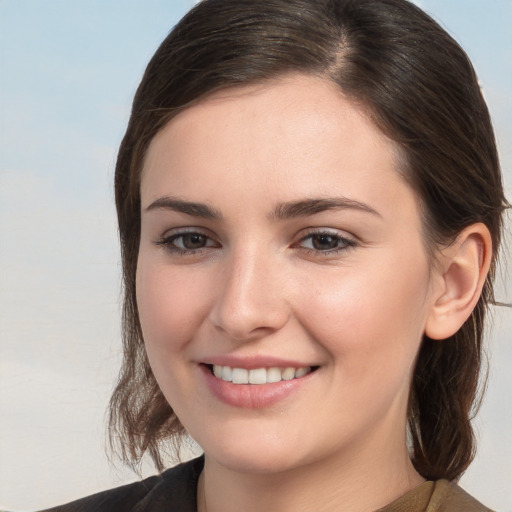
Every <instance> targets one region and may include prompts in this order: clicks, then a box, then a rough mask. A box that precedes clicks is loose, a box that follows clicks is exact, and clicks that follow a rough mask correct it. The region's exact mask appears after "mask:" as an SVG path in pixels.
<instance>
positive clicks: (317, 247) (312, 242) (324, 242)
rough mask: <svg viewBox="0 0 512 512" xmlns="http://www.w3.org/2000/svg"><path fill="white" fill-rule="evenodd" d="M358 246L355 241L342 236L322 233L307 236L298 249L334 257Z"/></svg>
mask: <svg viewBox="0 0 512 512" xmlns="http://www.w3.org/2000/svg"><path fill="white" fill-rule="evenodd" d="M356 245H357V243H356V241H355V240H352V239H351V238H346V237H344V236H341V234H338V233H331V232H328V231H326V232H323V231H320V232H317V233H310V234H309V235H307V236H305V237H304V238H302V239H301V240H300V242H299V243H298V244H297V245H296V247H300V248H302V249H305V250H307V251H310V252H314V253H317V254H325V255H333V254H335V253H339V252H342V251H346V250H347V249H351V248H353V247H355V246H356Z"/></svg>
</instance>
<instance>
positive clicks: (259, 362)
mask: <svg viewBox="0 0 512 512" xmlns="http://www.w3.org/2000/svg"><path fill="white" fill-rule="evenodd" d="M200 363H202V364H206V365H215V366H230V367H231V368H245V369H247V370H254V369H256V368H307V367H310V366H318V365H314V364H311V363H304V362H300V361H297V360H293V359H283V358H280V357H274V356H261V355H255V356H250V357H247V356H245V357H241V356H236V355H219V356H212V357H207V358H205V359H202V360H201V361H200Z"/></svg>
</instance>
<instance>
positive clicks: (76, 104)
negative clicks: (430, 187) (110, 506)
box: [0, 0, 512, 512]
mask: <svg viewBox="0 0 512 512" xmlns="http://www.w3.org/2000/svg"><path fill="white" fill-rule="evenodd" d="M193 3H194V2H193V1H192V0H165V1H163V0H122V1H121V0H101V1H100V0H0V418H1V421H0V508H2V507H3V508H5V509H8V510H12V511H22V510H30V509H38V508H39V509H40V508H45V507H49V506H51V505H56V504H58V503H62V502H65V501H69V500H71V499H75V498H78V497H81V496H84V495H87V494H90V493H92V492H95V491H98V490H101V489H105V488H109V487H113V486H115V485H119V484H121V483H123V482H126V481H133V480H135V479H136V476H135V475H133V474H132V473H131V472H130V471H128V470H126V469H122V468H116V467H114V466H112V465H109V462H108V460H107V458H106V456H105V454H104V445H105V435H104V432H105V429H104V411H105V407H106V405H107V402H108V398H109V394H110V391H111V389H112V385H113V382H114V380H115V376H116V373H117V370H118V366H119V362H120V352H121V346H120V336H119V309H120V308H119V302H120V291H119V290H120V264H119V251H118V247H117V233H116V223H115V212H114V206H113V186H112V179H113V173H114V164H115V157H116V151H117V146H118V144H119V142H120V140H121V137H122V135H123V133H124V129H125V127H126V122H127V120H128V115H129V109H130V102H131V99H132V97H133V94H134V92H135V89H136V87H137V84H138V82H139V80H140V78H141V75H142V72H143V70H144V68H145V65H146V64H147V61H148V60H149V58H150V57H151V55H152V54H153V53H154V51H155V50H156V48H157V46H158V44H159V43H160V42H161V41H162V39H163V38H164V37H165V36H166V34H167V33H168V32H169V30H170V29H171V28H172V26H173V25H174V24H175V23H176V22H177V21H178V19H179V18H180V17H181V16H182V15H183V14H184V13H185V12H186V11H187V10H188V9H189V8H190V7H191V6H192V5H193ZM417 3H419V4H420V5H421V6H422V7H423V8H424V9H425V10H426V11H427V12H429V13H430V14H432V15H433V16H434V17H435V18H436V19H437V20H438V21H440V22H441V23H442V25H443V26H444V27H445V28H447V29H448V31H449V32H450V33H451V34H452V35H454V37H455V38H456V39H457V40H458V41H459V42H460V43H461V44H462V46H463V47H464V48H465V49H466V51H467V52H468V54H469V55H470V57H471V59H472V60H473V63H474V65H475V67H476V69H477V72H478V74H479V77H480V81H481V84H482V87H483V89H484V93H485V96H486V98H487V100H488V103H489V106H490V110H491V114H492V116H493V120H494V123H495V127H496V133H497V138H498V143H499V147H500V152H501V158H502V166H503V170H504V175H505V181H506V187H507V195H508V198H509V200H510V199H511V198H512V144H511V140H512V35H511V33H510V27H511V26H512V0H488V1H486V2H483V1H482V0H423V1H421V2H417ZM508 226H509V227H508V230H509V233H510V223H509V225H508ZM511 247H512V245H511ZM509 249H510V248H509ZM507 252H508V253H510V250H508V251H507ZM511 266H512V260H511V258H510V256H509V268H508V277H507V269H504V271H502V273H501V278H500V286H499V293H498V299H499V300H502V301H509V302H511V301H512V286H508V290H507V289H505V288H506V287H505V286H504V283H506V281H507V279H510V275H511V273H512V268H510V267H511ZM502 270H503V269H502ZM511 333H512V310H510V309H505V308H496V310H495V316H494V327H493V329H492V332H491V333H490V335H489V338H488V352H489V358H490V364H491V372H490V380H489V389H488V393H487V396H486V400H485V401H484V406H483V408H482V410H481V413H480V415H479V417H478V420H477V427H478V431H479V437H480V439H481V442H480V451H479V455H478V457H477V459H476V461H475V463H474V464H473V466H472V467H471V468H470V470H469V471H468V472H467V474H466V475H465V476H464V477H463V479H462V482H461V484H462V486H463V487H465V488H466V489H467V490H468V491H469V492H470V493H472V494H473V495H475V496H476V497H477V498H479V499H480V500H482V501H483V502H484V503H485V504H486V505H487V506H489V507H492V508H494V509H496V510H498V511H500V512H512V492H511V489H512V371H511V368H512V343H511V338H512V334H511ZM145 474H148V473H147V472H146V473H145Z"/></svg>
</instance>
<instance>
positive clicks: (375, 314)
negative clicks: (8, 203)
mask: <svg viewBox="0 0 512 512" xmlns="http://www.w3.org/2000/svg"><path fill="white" fill-rule="evenodd" d="M141 197H142V226H141V242H140V251H139V259H138V268H137V301H138V307H139V313H140V321H141V325H142V330H143V334H144V340H145V343H146V349H147V354H148V357H149V361H150V364H151V367H152V369H153V372H154V375H155V377H156V379H157V381H158V383H159V385H160V387H161V389H162V392H163V393H164V395H165V397H166V399H167V400H168V401H169V403H170V404H171V406H172V408H173V410H174V411H175V412H176V414H177V415H178V417H179V419H180V420H181V422H182V423H183V425H184V426H185V428H186V429H187V431H188V432H189V433H190V434H191V435H192V437H194V438H195V439H196V441H197V442H198V443H199V444H200V445H201V446H202V448H203V449H204V450H205V452H206V454H207V456H208V457H210V458H212V459H213V460H215V461H217V462H218V463H219V464H222V465H224V466H225V467H230V468H233V469H237V470H243V471H254V472H269V471H283V470H286V469H289V468H296V467H299V466H303V465H305V464H310V463H314V462H318V461H321V460H326V459H328V458H329V459H333V460H334V459H335V460H338V461H347V460H354V458H358V457H359V458H361V457H363V458H364V457H367V458H368V457H371V458H372V459H375V457H378V456H379V454H380V455H381V456H382V457H386V456H387V455H386V454H387V452H388V451H390V450H397V449H402V450H405V421H406V409H407V400H408V391H409V386H410V379H411V374H412V371H413V366H414V361H415V357H416V354H417V351H418V349H419V344H420V342H421V339H422V335H423V332H424V327H425V323H426V320H427V317H428V314H429V311H430V308H431V302H432V300H431V295H432V294H431V291H430V286H429V284H430V281H429V272H430V269H429V262H428V258H427V254H426V251H425V246H424V242H423V239H422V227H421V221H420V212H419V207H418V202H417V200H416V197H415V194H414V193H413V191H412V190H411V189H410V188H409V186H408V185H407V184H406V183H405V182H404V181H403V179H402V178H401V177H400V175H399V173H398V172H397V156H396V148H395V146H394V144H393V143H392V142H391V141H390V140H388V139H387V138H386V137H385V136H384V135H383V134H382V133H381V132H380V131H379V130H378V129H377V128H376V127H375V126H374V125H373V124H372V122H371V121H370V120H369V119H368V118H367V117H366V116H365V115H364V113H363V112H362V111H361V110H360V109H359V108H358V107H357V106H356V105H354V104H353V103H352V102H350V101H348V100H347V99H345V98H344V97H343V96H342V95H341V94H340V92H339V91H338V90H337V89H336V87H335V86H334V85H333V84H331V83H330V82H328V81H326V80H323V79H320V78H316V77H308V76H302V75H291V76H287V77H284V78H282V79H280V80H278V81H275V82H272V83H267V84H264V85H258V86H250V87H249V86H246V87H241V88H235V89H230V90H226V91H223V92H220V93H216V94H215V95H213V96H210V97H208V98H207V99H205V100H203V101H202V102H201V103H199V104H197V105H195V106H192V107H190V108H188V109H186V110H184V111H183V112H181V113H180V114H178V115H177V117H175V118H174V119H173V120H172V121H170V123H169V124H168V125H167V126H166V127H165V128H164V129H163V130H162V131H161V132H160V133H159V134H158V135H157V136H156V137H155V138H154V140H153V141H152V143H151V145H150V147H149V150H148V153H147V156H146V160H145V164H144V169H143V174H142V185H141Z"/></svg>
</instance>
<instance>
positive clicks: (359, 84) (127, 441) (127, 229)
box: [109, 0, 507, 479]
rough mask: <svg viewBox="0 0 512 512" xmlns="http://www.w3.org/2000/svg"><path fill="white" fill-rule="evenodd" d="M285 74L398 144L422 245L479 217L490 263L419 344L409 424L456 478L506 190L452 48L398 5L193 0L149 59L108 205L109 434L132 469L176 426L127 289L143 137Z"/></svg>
mask: <svg viewBox="0 0 512 512" xmlns="http://www.w3.org/2000/svg"><path fill="white" fill-rule="evenodd" d="M290 71H295V72H302V73H309V74H315V75H318V76H323V77H325V78H326V79H329V80H332V81H334V82H335V83H337V84H338V85H339V87H340V88H341V90H342V91H343V92H344V94H345V95H346V96H348V97H349V98H351V99H353V100H354V101H357V102H359V103H361V104H363V105H364V106H365V107H366V109H367V110H368V111H369V113H370V115H371V116H372V118H373V120H374V121H375V123H376V124H377V126H379V128H380V129H381V130H382V131H384V132H385V133H386V134H387V135H388V136H389V137H390V138H391V139H393V140H394V141H396V143H397V145H398V147H399V148H400V149H401V153H402V160H403V169H402V170H401V172H402V174H403V175H404V178H405V179H406V180H407V181H408V182H409V183H410V185H411V186H412V187H413V189H414V190H415V191H416V193H417V194H418V197H419V198H420V201H421V203H422V207H423V208H422V210H423V215H424V226H425V236H426V240H427V242H428V244H427V245H428V246H429V247H430V248H431V250H432V252H433V253H434V252H435V250H434V249H433V248H435V247H438V246H439V245H442V244H447V243H449V242H450V241H452V240H453V239H454V238H455V237H456V236H457V234H458V233H460V232H461V231H462V230H463V229H464V228H465V227H467V226H469V225H471V224H473V223H476V222H483V223H484V224H485V225H486V226H487V227H488V229H489V230H490V232H491V236H492V242H493V248H494V256H493V258H494V259H493V263H492V267H491V271H490V273H489V276H488V278H487V281H486V283H485V286H484V290H483V293H482V296H481V297H480V300H479V301H478V304H477V306H476V308H475V310H474V311H473V314H472V315H471V317H470V318H469V319H468V321H467V322H466V323H465V324H464V325H463V327H462V328H461V329H460V330H459V332H457V333H456V334H455V335H454V336H452V337H451V338H450V339H449V340H447V341H445V342H434V341H432V340H429V339H427V338H426V339H424V341H423V343H422V346H421V349H420V352H419V355H418V359H417V364H416V369H415V372H414V376H413V382H412V389H411V396H410V404H409V412H408V414H409V415H408V421H409V432H410V439H411V443H412V448H411V459H412V461H413V463H414V465H415V467H416V469H417V471H418V472H419V473H421V474H422V475H423V476H424V477H426V478H429V479H438V478H448V479H454V478H458V477H459V476H460V475H461V474H462V472H463V471H464V470H465V469H466V468H467V466H468V465H469V464H470V462H471V460H472V458H473V456H474V444H475V442H474V436H473V431H472V427H471V423H470V420H471V417H472V414H473V408H474V404H475V403H477V402H478V401H477V400H476V397H477V394H478V383H479V372H480V367H481V357H482V332H483V326H484V318H485V314H486V310H487V307H488V305H489V303H491V302H492V301H493V285H492V283H493V278H494V271H495V265H496V254H497V250H498V247H499V244H500V235H501V230H502V212H503V210H504V208H506V207H507V202H506V200H505V198H504V195H503V187H502V183H501V174H500V170H499V163H498V156H497V152H496V147H495V141H494V134H493V130H492V126H491V122H490V118H489V113H488V110H487V107H486V105H485V102H484V100H483V98H482V94H481V91H480V88H479V86H478V82H477V78H476V75H475V72H474V70H473V68H472V66H471V63H470V62H469V59H468V57H467V56H466V54H465V53H464V51H463V50H462V49H461V48H460V47H459V45H458V44H457V43H456V42H455V41H454V40H453V39H452V38H451V37H450V36H449V35H448V34H447V33H446V32H445V31H444V30H443V29H442V28H441V27H440V26H439V25H438V24H437V23H436V22H435V21H433V20H432V19H431V18H430V17H429V16H428V15H426V14H425V13H424V12H423V11H421V10H420V9H419V8H417V7H416V6H414V5H413V4H412V3H410V2H408V1H407V0H259V1H258V2H255V1H254V0H203V1H202V2H200V3H199V4H198V5H197V6H196V7H194V8H193V9H192V10H191V11H190V12H189V13H188V14H187V15H186V16H185V17H184V18H183V19H182V20H181V22H180V23H179V24H178V25H177V26H176V27H175V28H174V29H173V30H172V32H171V33H170V34H169V36H168V37H167V38H166V39H165V41H164V42H163V43H162V45H161V46H160V48H159V49H158V50H157V52H156V53H155V55H154V56H153V58H152V59H151V61H150V63H149V65H148V67H147V69H146V72H145V74H144V77H143V79H142V82H141V84H140V86H139V88H138V90H137V93H136V95H135V99H134V102H133V109H132V113H131V118H130V121H129V124H128V128H127V131H126V134H125V137H124V139H123V141H122V143H121V146H120V149H119V155H118V160H117V166H116V174H115V193H116V205H117V212H118V221H119V232H120V239H121V250H122V261H123V273H124V293H125V299H124V314H123V336H124V338H123V342H124V362H123V366H122V368H121V373H120V377H119V381H118V384H117V387H116V388H115V391H114V393H113V396H112V399H111V403H110V418H109V419H110V439H111V445H112V446H117V447H118V449H119V451H120V454H121V457H122V458H123V460H124V461H125V462H127V463H131V464H132V465H133V464H134V463H136V462H137V461H139V460H140V458H141V457H142V455H143V454H144V453H145V452H149V454H150V455H151V457H152V458H153V460H154V462H155V464H156V466H157V467H158V468H159V469H160V470H161V469H162V467H163V465H162V459H161V456H160V449H161V447H162V442H163V441H166V442H169V440H172V439H177V438H179V436H180V434H182V433H183V427H182V426H181V424H180V422H179V420H178V419H177V417H176V416H175V414H174V413H173V411H172V409H171V407H170V405H169V404H168V403H167V401H166V400H165V398H164V397H163V395H162V393H161V391H160V389H159V387H158V384H157V383H156V380H155V378H154V376H153V373H152V371H151V368H150V366H149V362H148V359H147V357H146V353H145V349H144V344H143V340H142V334H141V329H140V325H139V319H138V313H137V303H136V297H135V273H136V266H137V253H138V246H139V236H140V233H139V232H140V194H139V188H140V174H141V169H142V165H143V159H144V155H145V152H146V150H147V148H148V145H149V143H150V142H151V140H152V139H153V137H154V136H155V134H156V133H157V132H158V131H159V130H161V129H162V128H163V127H164V126H165V125H166V123H168V122H169V120H170V119H172V118H173V116H175V115H176V113H177V112H179V111H180V110H182V109H184V108H187V106H190V105H191V104H193V103H194V102H196V101H198V100H200V99H201V98H204V97H205V95H207V94H210V93H212V92H213V91H216V90H218V89H221V88H225V87H228V86H233V85H241V84H249V83H254V82H257V81H262V80H268V79H269V78H275V77H278V76H279V75H282V74H283V73H287V72H290Z"/></svg>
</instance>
